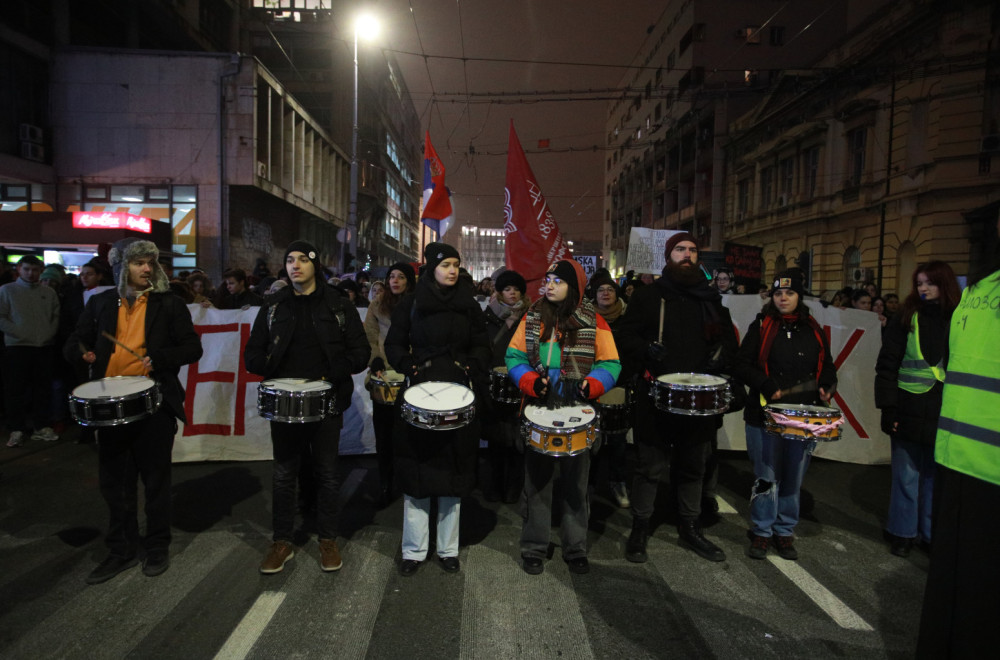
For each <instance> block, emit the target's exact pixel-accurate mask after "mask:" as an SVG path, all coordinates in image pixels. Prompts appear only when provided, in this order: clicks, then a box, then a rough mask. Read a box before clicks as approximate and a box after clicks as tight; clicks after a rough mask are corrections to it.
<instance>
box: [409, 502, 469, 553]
mask: <svg viewBox="0 0 1000 660" xmlns="http://www.w3.org/2000/svg"><path fill="white" fill-rule="evenodd" d="M435 499H437V502H438V517H437V554H438V557H441V558H442V559H443V558H445V557H457V556H458V520H459V517H460V516H461V513H462V498H461V497H438V498H435ZM430 524H431V498H429V497H422V498H416V497H410V496H409V495H403V559H415V560H417V561H423V560H425V559H427V548H428V544H429V543H430V534H431V530H430Z"/></svg>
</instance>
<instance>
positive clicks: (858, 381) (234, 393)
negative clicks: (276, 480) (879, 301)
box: [173, 295, 889, 464]
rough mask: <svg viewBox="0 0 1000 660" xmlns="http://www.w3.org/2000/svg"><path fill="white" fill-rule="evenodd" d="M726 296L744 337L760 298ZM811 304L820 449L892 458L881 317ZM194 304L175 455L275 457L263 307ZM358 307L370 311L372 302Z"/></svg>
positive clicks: (358, 450)
mask: <svg viewBox="0 0 1000 660" xmlns="http://www.w3.org/2000/svg"><path fill="white" fill-rule="evenodd" d="M723 303H724V304H725V305H726V307H728V308H729V310H730V313H731V314H732V317H733V323H734V325H735V326H736V331H737V335H738V336H739V337H741V338H742V336H743V334H744V333H745V332H746V330H747V328H748V327H749V325H750V323H751V322H752V321H753V320H754V318H755V317H756V315H757V313H758V312H759V311H760V307H761V299H760V298H759V297H758V296H756V295H742V296H740V295H727V296H723ZM807 304H809V307H810V309H811V311H812V313H813V316H814V317H815V318H816V320H817V321H818V322H819V324H820V326H822V327H823V329H824V331H825V332H826V333H827V334H828V337H829V339H830V346H831V349H832V351H833V358H834V361H835V364H836V365H837V373H838V377H839V379H840V386H839V388H838V392H837V394H836V398H835V400H834V405H835V406H836V407H837V408H839V409H840V410H841V411H842V412H843V413H844V416H845V417H846V420H847V423H846V424H845V425H844V427H843V434H842V437H841V440H840V441H839V442H825V443H820V444H819V446H818V448H817V450H816V455H817V456H820V457H823V458H828V459H833V460H838V461H845V462H850V463H864V464H881V463H888V462H889V439H888V437H887V436H886V435H885V434H884V433H882V431H881V430H880V428H879V411H878V409H877V408H875V404H874V400H873V399H872V388H873V382H874V376H875V370H874V365H875V360H876V358H877V356H878V352H879V348H880V347H881V334H880V328H881V325H880V321H879V317H878V316H877V315H875V314H872V313H870V312H868V311H864V310H859V309H839V308H837V307H834V306H824V305H822V304H820V302H819V301H818V300H809V299H807ZM188 309H189V310H190V311H191V316H192V318H193V319H194V324H195V329H196V331H197V332H198V334H199V335H200V336H201V341H202V346H203V347H204V349H205V352H204V356H203V357H202V359H201V360H200V361H198V362H196V363H194V364H192V365H190V366H188V367H184V368H182V370H181V374H180V379H181V382H182V383H183V384H184V386H185V391H186V397H187V398H186V401H185V407H186V409H187V412H188V419H189V424H187V425H181V426H180V427H179V428H178V431H177V437H176V440H175V443H174V450H173V459H174V462H188V461H230V460H247V461H250V460H269V459H270V458H271V440H270V437H269V435H268V431H267V422H266V421H265V420H263V419H261V418H260V417H259V416H258V414H257V384H258V382H259V381H260V379H259V378H258V377H256V376H253V375H251V374H248V373H247V372H246V370H245V368H244V366H243V364H242V357H241V356H242V354H243V347H244V346H245V344H246V341H247V338H248V337H249V334H250V327H251V326H252V324H253V321H254V318H255V317H256V314H257V308H254V307H251V308H248V309H242V310H239V309H238V310H219V309H215V308H205V307H202V306H201V305H189V306H188ZM358 311H359V312H360V313H361V316H362V319H364V317H365V314H366V312H367V310H366V309H364V308H362V309H359V310H358ZM364 381H365V374H364V373H361V374H356V375H355V376H354V383H355V391H354V396H353V397H352V399H351V406H350V408H348V410H347V411H346V412H345V416H344V429H343V431H342V434H341V443H340V452H341V454H365V453H372V452H374V450H375V437H374V432H373V430H372V422H371V416H372V402H371V397H370V396H369V395H368V393H367V392H366V391H365V389H364ZM719 448H720V449H738V450H742V449H745V448H746V444H745V441H744V423H743V418H742V416H741V415H740V414H739V413H734V414H729V415H726V416H725V418H724V425H723V428H722V430H721V431H720V432H719Z"/></svg>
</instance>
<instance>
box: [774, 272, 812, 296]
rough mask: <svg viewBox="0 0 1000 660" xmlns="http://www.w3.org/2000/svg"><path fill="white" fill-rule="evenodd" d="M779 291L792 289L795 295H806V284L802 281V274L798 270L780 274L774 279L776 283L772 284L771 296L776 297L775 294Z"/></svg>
mask: <svg viewBox="0 0 1000 660" xmlns="http://www.w3.org/2000/svg"><path fill="white" fill-rule="evenodd" d="M778 289H791V290H792V291H794V292H795V293H797V294H799V297H800V298H801V297H802V296H804V295H806V287H805V282H803V280H802V273H801V272H799V271H797V270H786V271H783V272H781V273H778V275H777V277H775V278H774V282H773V283H772V284H771V291H770V294H769V295H772V296H773V295H774V292H775V291H777V290H778Z"/></svg>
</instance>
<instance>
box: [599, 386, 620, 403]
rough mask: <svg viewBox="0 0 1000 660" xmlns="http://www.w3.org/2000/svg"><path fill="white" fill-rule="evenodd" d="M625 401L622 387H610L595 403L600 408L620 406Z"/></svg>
mask: <svg viewBox="0 0 1000 660" xmlns="http://www.w3.org/2000/svg"><path fill="white" fill-rule="evenodd" d="M625 399H626V397H625V388H624V387H612V388H611V389H610V390H608V391H607V392H605V393H604V394H603V395H601V398H599V399H598V400H597V402H598V403H599V404H601V405H602V406H621V405H624V404H625Z"/></svg>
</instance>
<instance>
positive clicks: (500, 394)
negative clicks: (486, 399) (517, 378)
mask: <svg viewBox="0 0 1000 660" xmlns="http://www.w3.org/2000/svg"><path fill="white" fill-rule="evenodd" d="M490 398H491V399H493V401H495V402H496V403H521V392H520V391H519V390H518V389H517V385H515V384H514V381H513V380H511V379H510V376H509V375H508V374H507V367H493V371H491V372H490Z"/></svg>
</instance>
